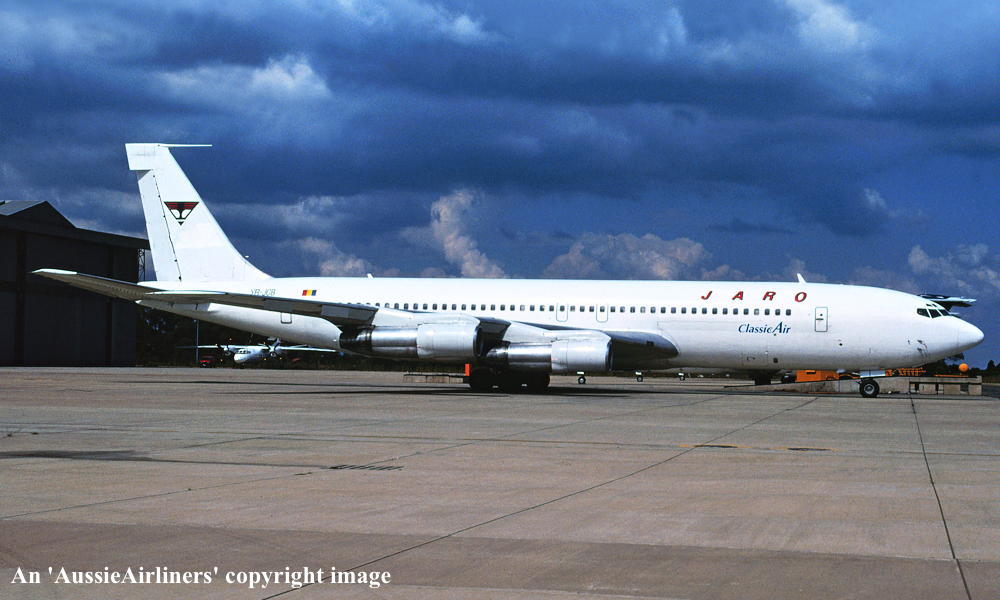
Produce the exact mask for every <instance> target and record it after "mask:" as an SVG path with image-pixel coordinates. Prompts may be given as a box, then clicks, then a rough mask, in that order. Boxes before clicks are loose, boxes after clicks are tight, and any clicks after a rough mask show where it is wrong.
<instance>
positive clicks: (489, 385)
mask: <svg viewBox="0 0 1000 600" xmlns="http://www.w3.org/2000/svg"><path fill="white" fill-rule="evenodd" d="M494 385H496V378H495V377H494V376H493V371H490V370H489V369H473V371H472V372H471V373H469V387H470V388H471V389H472V391H473V392H488V391H490V390H492V389H493V386H494Z"/></svg>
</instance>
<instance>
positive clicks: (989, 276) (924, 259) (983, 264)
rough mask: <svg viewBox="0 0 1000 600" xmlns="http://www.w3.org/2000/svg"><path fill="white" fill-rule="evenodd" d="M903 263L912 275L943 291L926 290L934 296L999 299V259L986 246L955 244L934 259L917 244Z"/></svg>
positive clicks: (999, 257)
mask: <svg viewBox="0 0 1000 600" xmlns="http://www.w3.org/2000/svg"><path fill="white" fill-rule="evenodd" d="M907 260H908V262H909V265H910V269H911V270H912V271H913V272H914V273H915V274H917V275H919V276H921V277H922V278H923V279H925V280H927V281H928V282H929V283H931V284H932V285H934V286H940V287H941V288H943V289H939V290H930V291H934V292H935V293H942V294H967V295H971V296H973V297H976V296H979V297H983V298H996V297H1000V256H998V255H996V254H990V251H989V246H987V245H986V244H970V245H964V244H963V245H959V246H957V247H956V248H955V249H954V250H952V251H949V252H947V253H946V254H944V255H943V256H938V257H934V256H931V255H930V254H928V253H927V251H925V250H924V249H923V248H922V247H920V246H919V245H918V246H914V247H913V248H912V249H911V250H910V254H909V256H908V259H907Z"/></svg>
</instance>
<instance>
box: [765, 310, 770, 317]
mask: <svg viewBox="0 0 1000 600" xmlns="http://www.w3.org/2000/svg"><path fill="white" fill-rule="evenodd" d="M770 315H771V309H770V308H765V309H764V316H765V317H767V316H770Z"/></svg>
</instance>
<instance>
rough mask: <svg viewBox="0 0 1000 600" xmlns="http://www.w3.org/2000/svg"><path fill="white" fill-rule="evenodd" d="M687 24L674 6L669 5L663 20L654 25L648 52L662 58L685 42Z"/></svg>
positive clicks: (654, 56)
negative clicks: (652, 38)
mask: <svg viewBox="0 0 1000 600" xmlns="http://www.w3.org/2000/svg"><path fill="white" fill-rule="evenodd" d="M687 35H688V33H687V25H685V23H684V16H683V15H681V11H679V10H678V9H677V7H676V6H671V7H670V9H669V10H668V11H667V13H666V15H665V16H664V18H663V20H662V21H661V22H660V23H658V24H657V25H656V31H655V34H654V40H653V44H652V46H651V48H650V54H651V55H652V56H653V58H664V57H666V56H668V55H669V54H670V51H671V50H673V49H676V48H679V47H681V46H684V45H685V44H687Z"/></svg>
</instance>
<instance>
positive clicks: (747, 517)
mask: <svg viewBox="0 0 1000 600" xmlns="http://www.w3.org/2000/svg"><path fill="white" fill-rule="evenodd" d="M49 567H52V568H53V572H52V574H49V571H48V569H49ZM130 567H131V569H132V575H133V576H135V573H136V572H137V571H138V570H139V569H140V567H141V568H142V569H143V571H151V570H155V569H156V568H157V567H160V568H161V569H163V571H162V573H166V572H168V571H169V572H176V573H179V574H181V573H185V572H191V573H189V575H188V576H189V578H191V577H195V575H193V572H198V573H199V575H198V577H199V578H200V579H201V581H200V582H198V583H194V582H191V583H120V584H105V583H89V584H88V583H72V582H68V583H66V582H56V579H57V578H58V577H59V573H60V571H59V570H60V569H61V568H64V569H65V570H66V576H65V577H64V579H65V578H72V577H73V576H74V572H75V573H77V575H75V576H78V577H84V576H85V573H84V572H90V574H91V576H93V575H94V573H93V572H95V571H96V573H97V576H98V577H101V576H105V575H102V574H103V573H105V571H104V569H105V568H107V569H108V573H115V572H119V573H124V572H125V571H126V569H128V568H130ZM286 567H288V568H289V571H288V572H285V568H286ZM331 567H336V570H337V572H339V571H346V570H351V569H354V570H356V571H358V572H365V573H371V572H377V573H379V574H381V573H383V572H386V571H387V572H389V573H391V580H390V583H388V584H386V585H381V586H380V587H378V588H373V587H372V586H370V585H369V584H363V583H355V584H346V583H329V574H330V571H331ZM303 568H309V569H312V570H313V572H315V571H316V570H321V571H322V574H323V576H324V579H323V581H321V582H319V583H314V584H311V585H304V586H302V587H296V586H295V585H294V584H293V583H291V582H278V583H274V582H273V581H272V582H271V583H269V584H268V585H267V587H266V588H262V587H261V586H260V585H259V584H258V585H255V586H254V588H253V589H250V586H249V584H248V583H227V582H226V581H225V578H226V576H227V574H228V575H232V579H233V580H234V581H236V580H238V579H239V578H240V577H241V574H243V575H242V576H249V575H247V574H249V573H260V572H264V571H279V572H282V573H279V576H281V575H282V574H284V576H286V577H290V575H288V573H289V572H294V571H298V572H299V573H301V571H302V569H303ZM19 569H20V571H19ZM32 573H37V577H38V580H39V582H38V583H16V582H15V581H19V580H20V579H21V578H24V579H25V580H30V579H31V577H32V576H33V575H32ZM106 576H107V577H110V575H106ZM177 576H180V575H177ZM377 576H380V575H377ZM169 577H170V576H169V575H164V580H169ZM207 578H211V582H210V583H208V582H206V581H204V580H205V579H207ZM275 596H280V597H281V598H287V599H290V600H311V599H314V598H407V599H409V598H447V599H473V600H479V599H487V598H490V599H492V598H516V599H529V598H543V599H554V600H558V599H563V598H568V597H573V598H629V597H634V598H706V599H708V598H711V599H717V600H718V599H723V600H724V599H751V600H752V599H767V600H776V599H784V598H808V599H811V600H817V599H823V598H852V599H860V598H878V599H886V598H907V599H922V598H927V599H941V598H955V599H960V598H966V599H969V598H972V599H983V600H988V599H995V598H1000V401H998V400H997V399H995V398H991V397H987V396H982V397H979V398H970V397H967V396H966V397H954V398H950V397H941V396H938V397H916V396H914V397H913V398H912V399H911V398H910V397H907V396H883V397H880V398H877V399H873V400H871V399H862V398H860V397H858V396H855V395H851V396H830V395H823V396H806V395H794V394H781V395H768V394H762V393H752V392H747V390H745V389H740V390H734V389H731V388H727V387H726V382H724V381H710V380H698V379H696V380H688V381H686V382H678V381H676V380H673V379H669V380H668V379H653V378H647V379H646V380H645V382H643V383H637V382H635V381H634V380H629V379H615V378H602V377H591V378H590V379H589V380H588V383H587V385H584V386H580V385H577V384H576V382H575V377H573V378H570V377H566V378H555V379H554V389H553V390H552V393H551V394H547V395H531V394H517V395H510V394H506V393H500V392H496V393H490V394H473V393H471V392H470V391H469V390H468V389H467V388H466V387H464V386H462V385H460V384H412V383H404V382H403V378H402V375H401V374H400V373H356V372H336V371H275V370H232V369H201V370H199V369H59V368H48V369H40V368H39V369H31V368H22V369H0V598H5V599H6V598H101V599H104V598H257V599H262V598H272V597H275Z"/></svg>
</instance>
